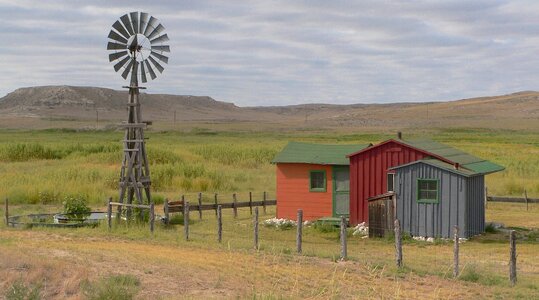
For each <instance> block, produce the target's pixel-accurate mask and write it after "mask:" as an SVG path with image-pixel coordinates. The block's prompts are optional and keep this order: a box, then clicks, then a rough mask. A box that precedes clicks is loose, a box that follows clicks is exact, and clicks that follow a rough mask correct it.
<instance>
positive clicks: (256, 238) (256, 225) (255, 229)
mask: <svg viewBox="0 0 539 300" xmlns="http://www.w3.org/2000/svg"><path fill="white" fill-rule="evenodd" d="M253 225H254V234H255V236H254V247H255V250H258V206H257V207H255V216H254V218H253Z"/></svg>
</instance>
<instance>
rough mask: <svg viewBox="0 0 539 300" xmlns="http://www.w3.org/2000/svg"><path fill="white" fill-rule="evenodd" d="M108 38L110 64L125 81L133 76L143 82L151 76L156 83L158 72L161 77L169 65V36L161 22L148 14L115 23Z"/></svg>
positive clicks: (140, 14)
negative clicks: (166, 65) (165, 65)
mask: <svg viewBox="0 0 539 300" xmlns="http://www.w3.org/2000/svg"><path fill="white" fill-rule="evenodd" d="M108 39H109V41H108V44H107V50H109V51H110V52H109V62H111V63H113V67H114V71H116V72H121V73H120V74H121V76H122V77H123V78H124V79H127V78H128V76H130V75H131V76H134V77H135V78H136V79H137V81H138V80H139V79H140V81H142V82H143V83H144V82H147V80H148V77H149V78H151V79H152V80H153V79H155V78H157V75H156V72H155V70H157V71H159V74H161V73H163V70H164V67H163V65H162V64H168V53H169V52H170V46H169V45H168V44H166V42H168V41H169V37H168V35H167V34H166V33H165V27H164V26H163V25H162V24H161V23H159V20H157V19H156V18H154V17H153V16H150V15H149V14H148V13H145V12H131V13H128V14H125V15H123V16H121V17H120V19H119V20H117V21H116V22H114V24H112V28H111V30H110V32H109V35H108ZM122 69H123V70H122ZM133 73H134V74H133ZM147 75H149V76H147Z"/></svg>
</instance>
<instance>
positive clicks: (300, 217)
mask: <svg viewBox="0 0 539 300" xmlns="http://www.w3.org/2000/svg"><path fill="white" fill-rule="evenodd" d="M296 221H297V223H298V225H297V226H298V227H297V231H296V248H297V251H298V253H301V252H302V251H303V250H302V245H301V243H302V242H303V241H302V238H303V237H302V236H303V210H301V209H298V218H297V220H296Z"/></svg>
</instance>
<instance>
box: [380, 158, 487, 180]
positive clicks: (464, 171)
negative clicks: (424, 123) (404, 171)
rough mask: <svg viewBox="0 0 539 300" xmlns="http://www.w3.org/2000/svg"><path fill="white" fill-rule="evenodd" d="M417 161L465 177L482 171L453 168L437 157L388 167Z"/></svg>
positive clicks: (397, 167) (408, 164) (413, 163)
mask: <svg viewBox="0 0 539 300" xmlns="http://www.w3.org/2000/svg"><path fill="white" fill-rule="evenodd" d="M418 163H424V164H427V165H431V166H434V167H437V168H440V169H443V170H446V171H449V172H451V173H455V174H459V175H462V176H466V177H471V176H476V175H480V174H483V173H478V172H474V171H472V170H469V169H465V168H461V167H459V168H458V169H455V167H454V166H453V165H452V164H448V163H446V162H443V161H441V160H438V159H430V158H427V159H421V160H416V161H413V162H411V163H407V164H404V165H400V166H396V167H393V168H389V169H390V170H394V169H399V168H402V167H406V166H410V165H415V164H418Z"/></svg>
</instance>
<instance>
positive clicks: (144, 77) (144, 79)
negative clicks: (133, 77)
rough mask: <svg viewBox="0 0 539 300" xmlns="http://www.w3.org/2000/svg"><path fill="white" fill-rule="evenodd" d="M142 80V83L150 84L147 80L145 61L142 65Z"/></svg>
mask: <svg viewBox="0 0 539 300" xmlns="http://www.w3.org/2000/svg"><path fill="white" fill-rule="evenodd" d="M140 79H141V80H142V83H145V82H148V80H147V79H146V70H145V69H144V61H142V62H141V63H140Z"/></svg>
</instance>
